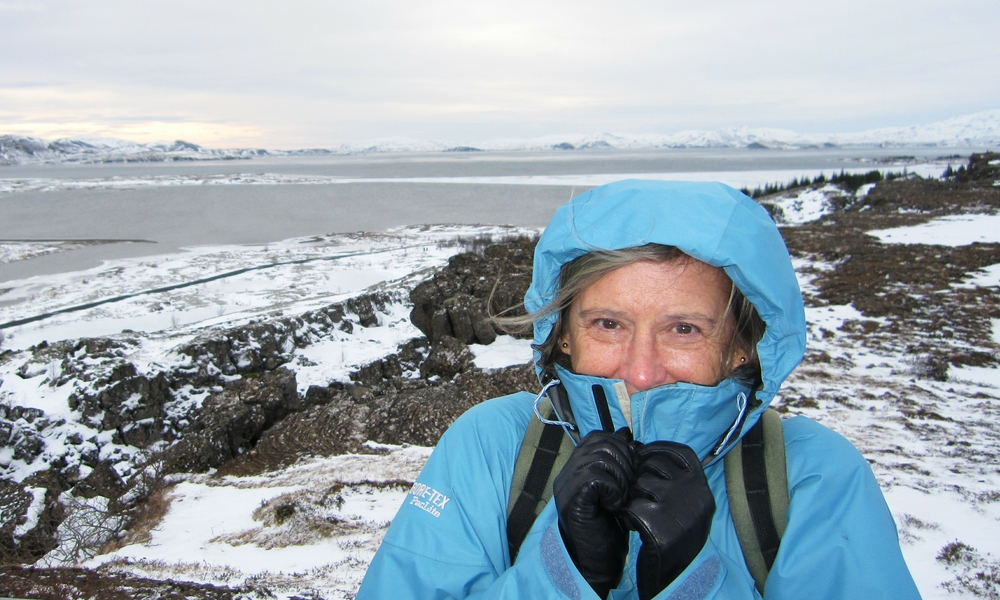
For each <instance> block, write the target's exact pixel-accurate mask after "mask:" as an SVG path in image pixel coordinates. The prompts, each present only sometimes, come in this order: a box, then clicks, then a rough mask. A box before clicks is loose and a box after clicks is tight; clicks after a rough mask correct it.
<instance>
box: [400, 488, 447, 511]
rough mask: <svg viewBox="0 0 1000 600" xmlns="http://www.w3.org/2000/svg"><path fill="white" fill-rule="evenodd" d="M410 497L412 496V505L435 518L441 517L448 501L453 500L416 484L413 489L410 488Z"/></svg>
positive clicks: (432, 489)
mask: <svg viewBox="0 0 1000 600" xmlns="http://www.w3.org/2000/svg"><path fill="white" fill-rule="evenodd" d="M410 495H411V496H412V498H410V504H412V505H414V506H416V507H417V508H419V509H421V510H425V511H427V512H429V513H431V514H432V515H434V516H435V517H440V516H441V511H442V510H444V506H445V504H448V501H449V500H451V498H449V497H448V496H445V495H444V494H442V493H441V492H439V491H437V490H436V489H434V488H432V487H430V486H429V485H425V484H423V483H414V484H413V487H412V488H410ZM439 509H440V510H439Z"/></svg>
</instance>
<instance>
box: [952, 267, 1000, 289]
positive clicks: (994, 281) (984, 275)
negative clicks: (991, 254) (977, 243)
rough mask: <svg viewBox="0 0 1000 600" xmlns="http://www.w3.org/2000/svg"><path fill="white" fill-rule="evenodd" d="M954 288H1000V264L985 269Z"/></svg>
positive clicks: (975, 272) (976, 272) (974, 272)
mask: <svg viewBox="0 0 1000 600" xmlns="http://www.w3.org/2000/svg"><path fill="white" fill-rule="evenodd" d="M954 287H965V288H967V287H1000V263H997V264H995V265H990V266H988V267H983V268H982V269H979V270H977V271H973V273H972V274H971V275H970V276H969V277H968V278H967V279H965V280H964V281H963V282H962V283H960V284H956V285H955V286H954Z"/></svg>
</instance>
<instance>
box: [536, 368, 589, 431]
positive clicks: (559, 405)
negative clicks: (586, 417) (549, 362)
mask: <svg viewBox="0 0 1000 600" xmlns="http://www.w3.org/2000/svg"><path fill="white" fill-rule="evenodd" d="M561 386H562V382H561V381H559V380H558V379H550V380H549V381H547V382H546V383H545V385H544V386H542V391H540V392H538V395H537V396H535V402H534V410H535V417H536V418H537V419H538V420H539V421H541V422H542V423H544V424H546V425H558V426H560V427H562V428H563V429H564V430H566V434H567V435H569V437H570V438H571V439H572V440H573V441H574V442H576V443H579V442H580V433H579V432H578V431H577V426H576V423H572V422H570V421H568V420H562V419H563V418H564V417H563V415H561V414H559V412H560V409H563V407H564V406H565V410H567V411H568V410H569V406H568V405H567V404H566V403H565V401H560V400H558V399H557V398H549V399H548V400H549V404H551V405H552V410H553V412H555V417H556V419H559V420H558V421H553V420H552V419H546V418H545V417H543V416H542V412H541V411H540V410H539V408H538V407H539V406H540V405H541V404H542V400H543V399H544V398H546V393H547V392H549V391H550V390H551V391H552V396H558V395H559V394H562V395H563V398H565V392H563V390H562V387H561ZM566 418H569V419H572V418H573V417H572V415H571V414H570V415H566Z"/></svg>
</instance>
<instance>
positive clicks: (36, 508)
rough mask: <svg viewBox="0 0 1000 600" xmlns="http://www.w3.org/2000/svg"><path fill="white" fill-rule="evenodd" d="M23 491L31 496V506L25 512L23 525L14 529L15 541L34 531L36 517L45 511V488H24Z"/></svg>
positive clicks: (36, 523) (36, 522) (36, 521)
mask: <svg viewBox="0 0 1000 600" xmlns="http://www.w3.org/2000/svg"><path fill="white" fill-rule="evenodd" d="M24 491H26V492H28V493H29V494H31V505H29V506H28V510H27V511H26V512H25V515H24V519H25V521H24V523H21V524H20V525H18V526H17V527H15V528H14V539H15V540H18V539H21V536H23V535H24V534H26V533H28V532H29V531H31V530H32V529H34V528H35V526H36V525H38V517H40V516H41V515H42V511H43V510H45V488H39V487H31V486H28V487H25V488H24Z"/></svg>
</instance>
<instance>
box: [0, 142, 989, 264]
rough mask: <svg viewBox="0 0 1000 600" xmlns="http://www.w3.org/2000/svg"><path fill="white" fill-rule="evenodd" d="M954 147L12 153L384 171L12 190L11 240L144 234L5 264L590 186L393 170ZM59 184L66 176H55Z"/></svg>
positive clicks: (389, 217)
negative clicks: (199, 155) (192, 157)
mask: <svg viewBox="0 0 1000 600" xmlns="http://www.w3.org/2000/svg"><path fill="white" fill-rule="evenodd" d="M969 151H971V150H966V149H961V151H956V149H951V148H865V149H858V150H845V149H816V150H797V151H768V150H747V149H709V150H706V149H682V150H676V149H671V150H648V151H582V152H565V151H552V152H507V153H498V152H482V153H480V152H475V153H406V154H376V155H346V156H341V155H332V156H320V157H267V158H260V159H253V160H245V161H206V162H173V163H131V164H93V165H78V164H63V165H26V166H7V167H0V179H46V180H77V179H102V178H111V177H125V178H130V177H150V176H158V177H173V176H176V177H191V176H195V177H197V176H217V175H234V174H241V173H251V174H261V173H272V174H279V175H300V176H326V177H330V176H334V177H339V178H350V179H362V180H364V179H372V180H374V179H378V181H354V182H351V183H337V184H327V185H301V184H275V185H172V186H167V185H164V186H150V187H135V188H125V189H83V190H81V189H70V190H67V189H54V190H51V191H37V190H35V191H14V192H7V193H0V241H2V240H22V241H25V240H95V239H100V240H143V241H141V242H137V241H130V242H122V243H111V244H99V245H91V246H87V247H84V248H81V249H78V250H72V251H67V252H61V253H56V254H49V255H45V256H41V257H37V258H33V259H28V260H20V261H14V262H10V263H6V264H2V265H0V282H3V281H10V280H14V279H22V278H26V277H31V276H35V275H42V274H49V273H58V272H66V271H75V270H79V269H85V268H90V267H94V266H97V265H99V264H100V263H101V261H103V260H109V259H116V258H126V257H136V256H147V255H154V254H166V253H172V252H176V251H177V250H178V249H180V248H183V247H187V246H197V245H208V244H264V243H268V242H273V241H277V240H281V239H287V238H290V237H300V236H309V235H320V234H326V233H336V232H353V231H383V230H385V229H388V228H391V227H397V226H401V225H416V224H432V223H483V224H509V225H518V226H529V227H541V226H544V224H545V223H546V222H547V221H548V219H549V217H550V216H551V214H552V212H553V211H554V210H555V208H556V207H557V206H559V205H560V204H562V203H563V202H565V201H567V200H568V199H570V198H571V197H572V196H573V195H574V194H578V193H581V192H583V191H585V190H586V189H588V188H587V187H581V186H572V185H565V186H564V185H509V184H500V183H468V182H463V183H447V182H413V181H392V180H393V179H407V178H415V177H436V178H456V180H457V181H461V180H460V179H459V178H467V177H483V176H526V175H531V176H544V175H586V174H615V173H622V174H626V173H627V174H641V173H685V172H706V171H761V170H789V169H791V170H794V169H801V170H802V171H803V172H806V171H810V170H811V171H815V170H817V169H830V170H833V169H840V168H848V169H849V168H857V167H859V166H863V165H865V164H871V165H872V168H878V166H879V161H880V160H886V159H889V158H891V157H896V156H911V157H919V158H935V157H940V156H944V155H953V154H956V153H958V154H962V155H964V156H968V152H969ZM56 187H57V188H58V186H56Z"/></svg>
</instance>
